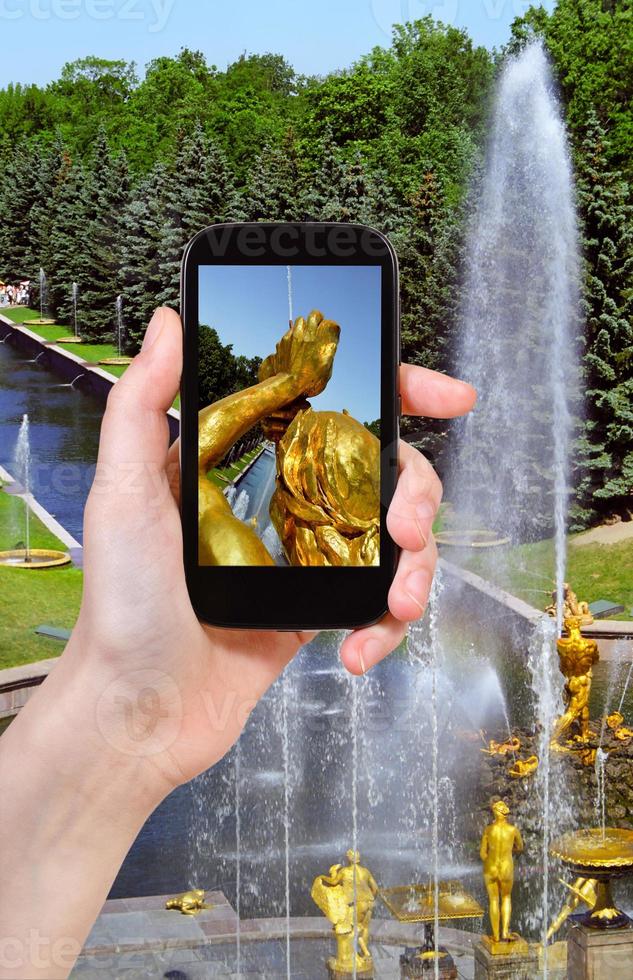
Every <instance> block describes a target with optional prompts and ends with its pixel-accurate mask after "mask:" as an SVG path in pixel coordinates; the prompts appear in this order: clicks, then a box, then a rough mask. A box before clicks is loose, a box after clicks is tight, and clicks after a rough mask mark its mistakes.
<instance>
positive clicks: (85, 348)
mask: <svg viewBox="0 0 633 980" xmlns="http://www.w3.org/2000/svg"><path fill="white" fill-rule="evenodd" d="M0 312H1V313H3V315H4V316H6V317H7V318H8V319H9V320H13V322H14V323H24V321H25V320H28V319H31V318H32V317H39V312H38V311H37V310H31V309H28V308H27V307H15V308H11V309H1V308H0ZM27 327H28V329H29V330H30V331H31V332H32V333H35V334H37V336H38V337H41V338H42V339H43V340H59V338H60V337H70V336H72V334H73V333H74V330H73V328H72V327H69V326H65V325H64V324H58V323H56V324H54V325H52V326H46V325H44V326H40V325H39V324H32V325H29V324H27ZM59 346H60V347H61V348H62V350H68V351H70V352H71V353H73V354H76V355H77V357H81V358H83V359H84V361H88V362H89V363H90V364H98V363H99V361H101V360H103V359H104V358H106V357H118V356H119V351H118V348H117V347H116V345H115V344H96V343H92V342H88V343H85V344H67V345H66V344H60V345H59ZM102 367H103V370H104V371H107V372H108V374H114V375H116V377H117V378H120V377H121V375H122V374H123V373H124V372H125V370H126V369H127V365H126V364H104V365H102ZM173 407H174V408H180V396H179V395H177V396H176V398H175V399H174V403H173Z"/></svg>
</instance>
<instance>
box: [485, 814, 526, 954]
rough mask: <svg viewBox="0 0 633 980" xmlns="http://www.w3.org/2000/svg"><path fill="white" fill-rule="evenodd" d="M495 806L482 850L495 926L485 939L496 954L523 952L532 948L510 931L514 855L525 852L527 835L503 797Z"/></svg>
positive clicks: (492, 922)
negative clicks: (514, 819) (512, 821)
mask: <svg viewBox="0 0 633 980" xmlns="http://www.w3.org/2000/svg"><path fill="white" fill-rule="evenodd" d="M491 809H492V812H493V814H494V818H495V819H494V821H493V823H491V824H488V826H487V827H486V829H485V830H484V832H483V836H482V838H481V847H480V849H479V856H480V857H481V860H482V861H483V863H484V883H485V885H486V891H487V892H488V901H489V909H488V914H489V917H490V927H491V929H492V936H484V937H483V941H484V943H485V945H486V946H487V947H488V949H489V950H490V952H491V953H492V954H493V955H501V956H508V955H511V954H512V953H521V954H523V953H527V951H528V945H527V943H526V942H525V940H523V939H521V937H520V936H519V935H518V934H517V933H515V932H511V931H510V919H511V917H512V886H513V885H514V855H515V854H521V852H522V851H523V838H522V837H521V833H520V831H519V829H518V828H517V827H515V826H514V825H513V824H511V823H510V822H509V820H508V815H509V813H510V809H509V807H508V806H507V804H506V803H504V802H503V800H497V802H496V803H493V804H492V807H491Z"/></svg>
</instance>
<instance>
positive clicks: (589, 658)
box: [551, 616, 600, 750]
mask: <svg viewBox="0 0 633 980" xmlns="http://www.w3.org/2000/svg"><path fill="white" fill-rule="evenodd" d="M564 626H565V630H566V632H567V636H562V637H561V638H560V640H557V642H556V647H557V649H558V660H559V665H560V671H561V673H562V674H563V675H564V677H565V679H566V684H565V687H564V690H563V703H564V705H565V712H564V714H562V715H561V716H560V718H559V719H558V720H557V722H556V724H555V726H554V732H553V734H552V742H551V745H552V748H553V749H557V750H561V749H563V748H565V746H563V745H562V743H561V738H562V736H563V735H572V736H573V738H574V740H575V741H576V742H579V743H583V742H586V741H587V739H588V738H589V695H590V694H591V680H592V676H593V672H592V667H593V665H594V664H596V663H597V662H598V660H599V659H600V655H599V653H598V644H597V643H596V641H595V640H587V639H585V637H584V636H582V634H581V632H580V626H581V619H580V617H579V616H567V617H566V618H565V620H564Z"/></svg>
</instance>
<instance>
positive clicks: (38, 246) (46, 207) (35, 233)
mask: <svg viewBox="0 0 633 980" xmlns="http://www.w3.org/2000/svg"><path fill="white" fill-rule="evenodd" d="M65 152H66V150H65V146H64V143H63V140H62V139H61V136H60V135H59V134H58V135H57V136H56V138H55V140H54V142H53V145H52V147H51V148H50V149H45V150H43V151H42V152H41V153H40V155H39V160H38V161H37V169H36V171H35V200H34V203H33V207H32V208H31V215H30V234H29V240H28V243H27V266H28V268H29V269H30V270H31V272H30V278H32V279H33V280H35V281H37V277H38V272H39V269H40V268H41V267H42V266H44V256H45V254H46V250H47V247H48V241H49V238H50V234H51V227H52V217H53V215H52V209H51V203H52V201H53V197H54V194H55V188H56V186H57V180H58V177H59V174H60V171H61V169H62V167H63V165H64V159H65ZM45 271H46V269H45Z"/></svg>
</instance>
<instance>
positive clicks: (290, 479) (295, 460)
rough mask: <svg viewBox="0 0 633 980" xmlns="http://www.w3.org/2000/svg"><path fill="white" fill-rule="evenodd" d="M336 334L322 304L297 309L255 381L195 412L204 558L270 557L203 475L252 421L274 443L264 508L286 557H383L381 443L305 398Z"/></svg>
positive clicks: (304, 561)
mask: <svg viewBox="0 0 633 980" xmlns="http://www.w3.org/2000/svg"><path fill="white" fill-rule="evenodd" d="M339 334H340V328H339V325H338V324H337V323H335V322H334V321H333V320H325V319H324V318H323V315H322V313H320V312H319V311H318V310H313V311H312V313H311V314H310V316H309V317H308V318H307V320H305V319H304V318H303V317H298V318H297V319H296V320H295V322H294V324H292V325H291V326H290V328H289V329H288V330H287V331H286V333H285V334H284V335H283V337H282V338H281V340H280V341H279V343H278V344H277V347H276V350H275V353H274V354H271V355H270V356H269V357H267V358H266V360H265V361H263V363H262V364H261V367H260V369H259V382H258V384H256V385H253V386H252V387H250V388H246V389H244V390H243V391H238V392H235V393H234V394H232V395H228V396H227V397H226V398H222V399H221V400H220V401H217V402H214V404H213V405H209V406H208V407H207V408H204V409H202V411H201V412H200V415H199V421H198V432H199V444H198V504H199V548H198V553H199V561H200V564H202V565H274V564H275V562H274V560H273V558H272V557H271V555H270V554H269V552H268V550H267V549H266V547H265V545H264V544H263V542H262V541H261V540H260V538H259V537H258V536H257V534H256V532H255V529H254V527H253V525H252V524H245V523H244V522H243V521H240V520H239V519H238V518H237V517H235V515H234V514H233V512H232V510H231V507H230V505H229V502H228V500H227V499H226V497H225V495H224V494H223V493H222V490H221V489H220V488H219V487H218V486H216V485H215V484H214V483H213V482H212V481H211V480H210V479H209V476H208V474H209V471H210V470H212V469H213V467H214V466H217V465H218V463H220V461H221V460H222V459H223V458H224V456H225V455H226V454H227V452H228V451H229V449H230V448H231V447H232V446H233V445H234V443H235V442H236V441H237V440H238V439H239V438H241V436H243V435H244V434H245V433H246V432H248V431H249V429H252V428H253V426H255V425H257V423H261V424H262V427H263V430H264V434H265V436H266V437H267V438H269V439H271V440H273V441H274V442H275V443H276V445H277V479H276V486H275V491H274V493H273V496H272V499H271V501H270V516H271V520H272V522H273V525H274V527H275V529H276V531H277V534H278V536H279V540H280V541H281V543H282V546H283V549H284V552H285V555H286V558H287V560H288V561H289V563H290V564H291V565H377V564H378V563H379V560H380V442H379V440H378V439H377V438H376V437H375V436H374V435H373V434H372V433H371V432H370V431H369V430H368V429H367V428H366V427H365V426H364V425H362V424H361V423H360V422H357V421H356V419H353V418H352V417H351V416H350V415H349V414H347V413H346V412H344V411H343V412H315V411H313V410H312V408H311V407H310V404H309V402H307V401H306V399H307V398H310V397H315V396H316V395H319V394H320V393H321V392H322V391H323V390H324V389H325V387H326V385H327V383H328V381H329V380H330V377H331V375H332V368H333V364H334V356H335V354H336V350H337V346H338V340H339Z"/></svg>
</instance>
